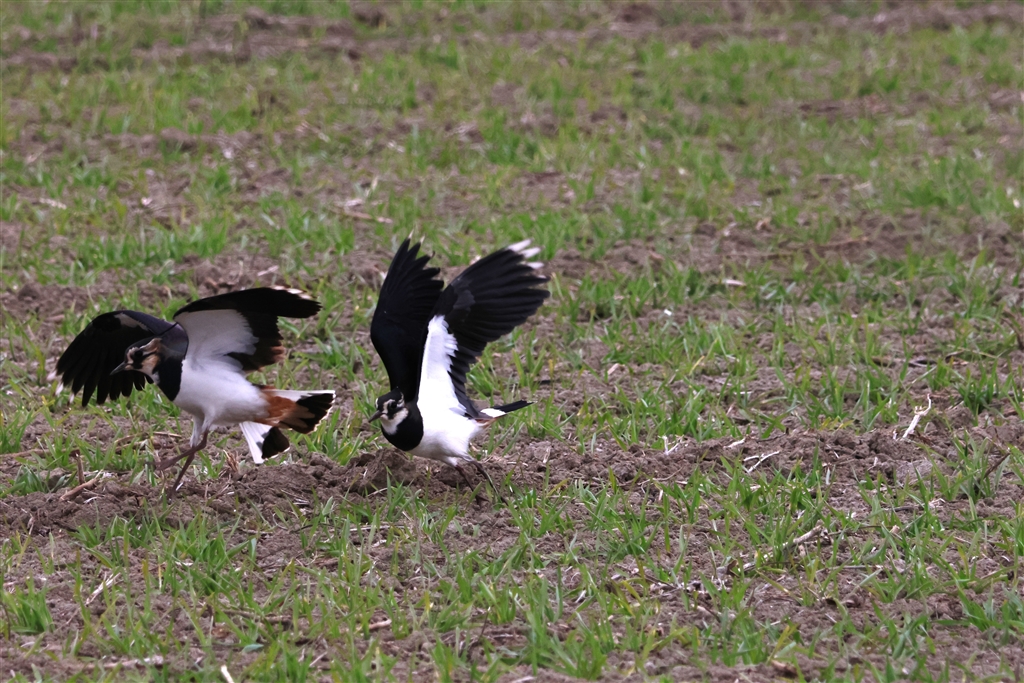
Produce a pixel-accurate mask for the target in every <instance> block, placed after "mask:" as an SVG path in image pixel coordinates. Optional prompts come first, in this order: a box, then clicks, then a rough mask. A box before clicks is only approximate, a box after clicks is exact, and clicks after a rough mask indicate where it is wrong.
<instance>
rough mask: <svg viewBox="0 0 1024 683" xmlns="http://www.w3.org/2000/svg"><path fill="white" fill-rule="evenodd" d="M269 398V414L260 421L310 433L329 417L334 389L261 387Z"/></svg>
mask: <svg viewBox="0 0 1024 683" xmlns="http://www.w3.org/2000/svg"><path fill="white" fill-rule="evenodd" d="M260 391H262V392H263V397H264V398H265V399H266V400H267V416H266V417H265V418H263V419H262V420H260V421H259V422H260V423H262V424H265V425H270V426H272V427H288V428H289V429H293V430H295V431H297V432H299V433H300V434H309V433H310V432H312V431H313V430H314V429H316V426H317V425H318V424H319V423H320V421H321V420H323V419H324V418H325V417H327V414H328V413H330V412H331V408H332V407H333V405H334V392H333V391H329V390H328V391H287V390H283V389H274V388H272V387H261V389H260Z"/></svg>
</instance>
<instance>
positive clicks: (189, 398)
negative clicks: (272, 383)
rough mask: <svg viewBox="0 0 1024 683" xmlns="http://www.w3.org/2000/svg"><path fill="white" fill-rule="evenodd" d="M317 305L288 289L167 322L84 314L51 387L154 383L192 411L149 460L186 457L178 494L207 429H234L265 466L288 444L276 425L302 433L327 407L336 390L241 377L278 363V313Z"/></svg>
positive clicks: (233, 299)
mask: <svg viewBox="0 0 1024 683" xmlns="http://www.w3.org/2000/svg"><path fill="white" fill-rule="evenodd" d="M319 310H320V304H319V303H318V302H316V301H313V300H312V299H310V298H309V297H307V296H306V295H305V294H303V293H302V292H300V291H298V290H294V289H281V288H276V287H260V288H256V289H246V290H241V291H238V292H231V293H228V294H221V295H219V296H211V297H208V298H205V299H199V300H198V301H193V302H192V303H190V304H188V305H187V306H185V307H184V308H181V309H179V310H178V311H177V312H176V313H175V314H174V316H173V322H167V321H166V320H161V319H160V318H155V317H153V316H151V315H147V314H145V313H139V312H138V311H113V312H110V313H104V314H102V315H100V316H98V317H96V318H94V319H93V320H92V322H90V323H89V325H88V326H86V328H85V329H84V330H82V332H81V333H80V334H79V335H78V336H77V337H75V339H74V340H73V341H72V342H71V344H70V345H69V346H68V348H67V350H66V351H65V352H64V353H63V354H62V355H61V357H60V359H59V360H58V361H57V368H56V370H55V372H54V375H55V376H58V375H59V376H60V377H61V380H60V385H59V386H58V391H60V390H61V389H62V388H64V387H69V388H70V389H71V393H72V394H77V393H78V392H79V391H81V392H82V405H83V406H85V405H88V403H89V399H90V398H91V397H92V396H93V393H95V395H96V403H97V404H99V405H102V404H103V403H104V402H105V401H106V400H107V399H108V398H109V399H111V400H116V399H117V398H119V397H120V396H125V397H127V396H129V395H130V394H131V393H132V390H133V389H135V390H141V389H142V388H143V387H145V386H146V384H147V383H150V382H152V383H155V384H156V385H157V386H158V387H160V390H161V391H163V393H164V395H166V396H167V398H168V399H170V400H171V402H172V403H174V405H176V406H178V407H179V408H181V409H182V410H183V411H185V412H186V413H188V414H189V415H191V416H192V419H193V431H192V440H191V443H190V445H189V448H188V449H187V450H185V451H184V452H182V453H181V454H180V455H177V456H175V457H170V458H165V459H163V460H159V461H157V462H155V463H154V466H155V467H156V469H157V470H165V469H167V468H169V467H171V466H172V465H174V464H175V463H177V462H179V461H181V460H184V461H185V463H184V465H182V467H181V471H180V472H179V473H178V477H177V479H175V481H174V485H173V486H171V487H170V489H168V490H169V491H170V492H172V493H173V492H174V491H176V490H177V488H178V486H179V485H180V484H181V480H182V478H183V477H184V476H185V472H186V471H187V470H188V468H189V466H190V465H191V464H192V460H193V459H194V458H195V456H196V453H198V452H199V451H200V450H202V449H203V448H204V447H205V446H206V441H207V437H208V436H209V432H210V429H212V428H213V427H231V426H234V425H239V427H240V428H241V431H242V435H243V436H244V437H245V440H246V443H247V444H248V446H249V452H250V453H251V454H252V459H253V460H254V461H255V462H257V463H260V462H263V459H264V458H269V457H271V456H273V455H277V454H278V453H282V452H284V451H285V450H287V449H288V447H289V442H288V438H287V437H286V436H285V435H284V433H282V431H281V429H282V428H283V427H287V428H289V429H293V430H295V431H297V432H300V433H302V434H308V433H310V432H312V431H313V429H315V428H316V426H317V424H318V423H319V422H320V421H321V420H323V419H324V417H326V415H327V414H328V412H330V409H331V406H332V404H333V402H334V392H333V391H330V390H326V391H287V390H283V389H275V388H274V387H269V386H261V385H258V384H253V383H251V382H250V381H249V380H248V379H246V375H247V374H248V373H250V372H253V371H255V370H259V369H260V368H262V367H265V366H267V365H272V364H274V363H277V362H278V361H280V360H282V359H283V358H284V356H285V350H284V347H283V346H282V345H281V332H280V330H279V329H278V327H277V319H278V317H284V318H308V317H310V316H313V315H316V313H317V312H318V311H319Z"/></svg>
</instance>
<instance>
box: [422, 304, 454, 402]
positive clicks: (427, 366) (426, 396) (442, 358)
mask: <svg viewBox="0 0 1024 683" xmlns="http://www.w3.org/2000/svg"><path fill="white" fill-rule="evenodd" d="M458 349H459V342H458V340H457V339H455V335H453V334H451V333H449V332H448V323H446V322H445V320H444V316H443V315H435V316H434V317H433V318H432V319H431V321H430V323H429V324H428V325H427V344H426V347H425V348H424V349H423V366H422V369H421V370H420V393H419V396H418V397H417V398H416V402H417V403H418V404H419V405H420V406H424V405H430V406H431V407H434V408H448V409H449V410H453V411H455V412H456V413H458V414H459V415H465V414H466V409H465V407H463V405H462V404H461V403H459V399H458V398H457V397H456V396H455V387H454V386H453V385H452V378H451V376H450V375H449V374H448V371H449V370H451V367H452V358H453V357H454V356H455V352H456V351H458ZM421 410H422V408H421Z"/></svg>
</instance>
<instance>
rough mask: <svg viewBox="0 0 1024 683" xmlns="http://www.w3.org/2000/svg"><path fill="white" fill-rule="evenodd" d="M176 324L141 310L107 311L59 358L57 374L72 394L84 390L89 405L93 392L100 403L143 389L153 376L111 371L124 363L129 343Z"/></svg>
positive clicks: (146, 337) (158, 332)
mask: <svg viewBox="0 0 1024 683" xmlns="http://www.w3.org/2000/svg"><path fill="white" fill-rule="evenodd" d="M173 326H174V325H173V324H172V323H169V322H167V321H166V320H161V319H160V318H154V317H153V316H151V315H146V314H145V313H139V312H138V311H113V312H112V313H104V314H103V315H101V316H98V317H96V318H94V319H93V320H92V322H90V323H89V324H88V325H87V326H86V328H85V329H84V330H82V331H81V333H79V335H78V336H77V337H75V338H74V340H72V342H71V344H70V345H69V346H68V348H67V350H66V351H64V353H63V354H61V357H60V358H59V359H58V360H57V369H56V371H55V373H54V374H56V375H59V376H60V378H61V380H60V386H61V387H70V389H71V393H72V394H77V393H78V392H79V391H80V390H81V392H82V405H83V406H85V405H88V403H89V398H90V397H91V396H92V394H93V391H95V392H96V403H97V404H102V403H103V402H104V401H106V400H107V399H108V398H110V399H111V400H115V399H117V398H118V397H120V396H128V395H130V394H131V393H132V389H142V388H143V387H144V386H146V383H147V382H149V381H150V379H149V378H148V377H147V376H146V375H144V374H142V373H141V372H119V373H117V374H116V375H111V374H110V373H111V372H112V371H113V370H114V368H116V367H117V366H118V365H120V364H121V363H123V362H124V354H125V351H127V350H128V347H129V346H132V345H133V344H135V343H137V342H140V341H142V340H144V339H149V338H150V337H153V336H157V335H161V334H163V333H164V332H166V331H167V330H169V329H170V328H171V327H173Z"/></svg>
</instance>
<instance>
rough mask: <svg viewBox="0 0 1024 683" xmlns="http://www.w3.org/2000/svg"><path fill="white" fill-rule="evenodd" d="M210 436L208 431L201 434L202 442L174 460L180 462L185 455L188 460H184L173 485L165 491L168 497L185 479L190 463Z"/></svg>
mask: <svg viewBox="0 0 1024 683" xmlns="http://www.w3.org/2000/svg"><path fill="white" fill-rule="evenodd" d="M209 435H210V431H209V430H207V431H205V432H203V440H202V441H200V442H199V444H198V445H196V446H194V447H193V448H190V449H188V450H187V451H186V452H185V453H182V454H181V455H179V456H178V457H177V458H176V459H175V460H180V459H181V458H184V457H185V456H186V455H187V456H188V458H187V459H186V460H185V464H184V465H182V466H181V472H178V478H177V479H175V480H174V485H173V486H171V487H170V488H169V489H167V494H168V496H170V495H173V494H174V492H175V491H177V490H178V487H179V486H181V480H182V479H184V478H185V473H186V472H188V468H189V467H190V466H191V465H192V461H193V460H195V457H196V453H198V452H199V451H201V450H202V449H203V448H204V447H205V446H206V437H207V436H209Z"/></svg>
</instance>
